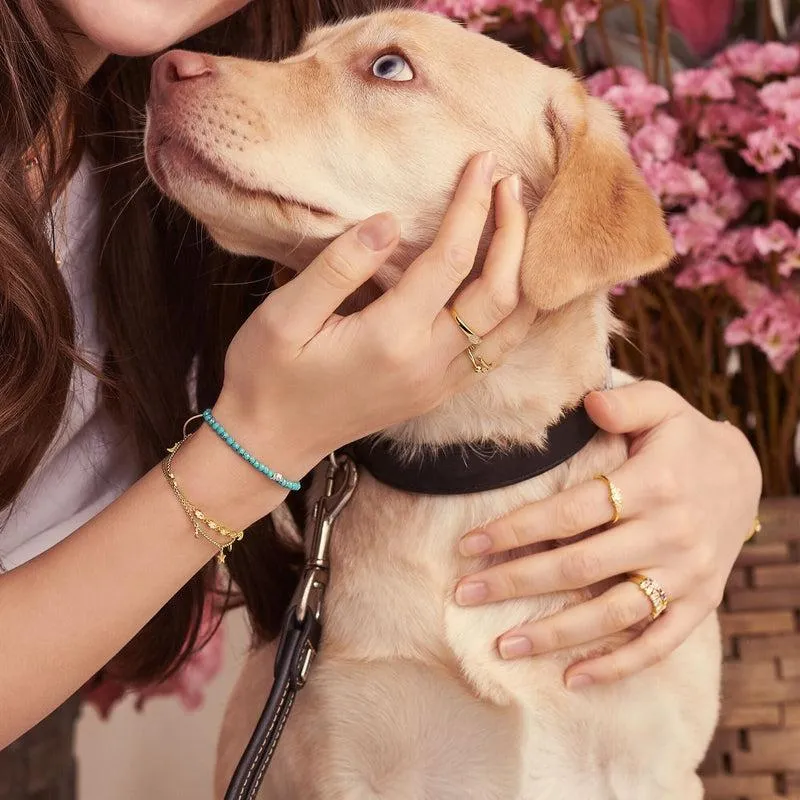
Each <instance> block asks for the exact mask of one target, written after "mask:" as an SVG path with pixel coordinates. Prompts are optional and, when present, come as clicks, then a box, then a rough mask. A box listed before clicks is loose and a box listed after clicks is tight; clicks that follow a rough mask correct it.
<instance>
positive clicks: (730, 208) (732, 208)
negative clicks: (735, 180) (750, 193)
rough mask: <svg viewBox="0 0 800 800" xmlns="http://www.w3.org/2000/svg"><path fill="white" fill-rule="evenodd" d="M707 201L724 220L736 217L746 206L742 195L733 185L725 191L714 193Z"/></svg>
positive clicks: (730, 220)
mask: <svg viewBox="0 0 800 800" xmlns="http://www.w3.org/2000/svg"><path fill="white" fill-rule="evenodd" d="M709 202H710V203H711V206H712V208H713V209H714V211H715V212H716V213H717V215H718V216H720V217H722V219H724V220H725V221H726V222H732V221H733V220H735V219H738V218H739V217H740V216H741V215H742V214H743V213H744V211H745V209H746V208H747V201H746V200H745V199H744V195H742V193H741V192H740V191H739V190H738V189H737V188H736V187H735V186H734V187H733V188H731V189H728V191H726V192H722V193H721V194H716V195H714V196H713V197H712V198H710V200H709Z"/></svg>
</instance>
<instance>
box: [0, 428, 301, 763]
mask: <svg viewBox="0 0 800 800" xmlns="http://www.w3.org/2000/svg"><path fill="white" fill-rule="evenodd" d="M274 452H276V453H279V452H280V451H279V450H278V449H277V448H276V449H275V450H274ZM277 458H278V459H281V456H280V455H278V456H277ZM276 463H281V465H282V466H283V464H285V463H286V461H285V460H280V462H278V461H277V460H276ZM308 466H310V465H309V464H303V465H300V464H299V463H298V464H297V465H296V466H295V469H297V470H303V471H304V470H305V469H306V468H307V467H308ZM173 468H174V473H175V475H176V477H177V479H178V482H179V484H180V486H181V489H182V490H183V491H184V493H185V494H186V496H187V497H188V498H189V499H190V500H191V501H192V502H193V503H194V504H196V505H197V506H198V507H199V508H201V509H203V510H204V511H206V512H207V513H208V514H209V515H211V516H212V517H213V518H215V519H218V520H219V521H220V522H223V523H224V524H226V525H228V526H229V527H235V528H243V527H246V526H247V525H250V524H252V523H253V522H254V521H255V520H256V519H258V518H260V517H262V516H264V515H265V514H267V513H268V512H269V511H271V510H272V509H273V508H275V507H276V506H277V505H278V504H279V503H280V502H281V501H282V500H283V498H284V496H285V491H284V490H282V489H280V487H278V486H277V485H276V484H274V483H272V482H271V481H269V480H267V479H266V478H265V477H264V476H262V475H260V474H258V473H257V472H256V470H254V469H252V467H250V466H249V465H248V464H245V463H244V462H243V461H242V459H241V458H239V457H238V456H237V455H235V454H234V453H232V452H231V451H230V450H229V449H228V448H226V447H225V445H224V444H222V443H221V442H219V441H217V440H216V437H215V434H214V433H212V432H211V431H209V430H208V429H207V428H205V426H204V427H203V428H202V429H201V430H200V431H199V432H198V433H197V434H195V436H193V437H192V438H191V439H190V440H188V441H187V442H186V443H185V444H184V445H183V446H182V447H181V449H180V451H179V452H178V453H177V454H176V456H175V458H174V463H173ZM290 468H291V467H290V466H289V465H287V466H283V469H286V470H287V474H289V475H290V476H292V477H297V476H299V474H301V473H299V472H298V473H292V472H289V469H290ZM215 554H216V549H215V548H214V547H213V545H211V544H209V543H208V542H207V541H205V540H204V539H202V538H195V536H194V531H193V528H192V525H191V523H190V522H189V519H188V518H187V515H186V513H185V511H184V510H183V508H182V507H181V506H180V504H179V502H178V500H177V499H176V497H175V495H174V494H173V493H172V490H171V488H170V487H169V485H168V483H167V481H166V480H165V478H164V476H163V474H162V473H161V468H160V467H156V468H155V469H153V470H151V471H150V472H149V473H147V474H146V475H145V476H144V477H143V478H142V479H141V480H140V481H138V482H137V483H136V484H135V485H134V486H133V487H131V488H130V489H129V490H128V491H127V492H125V493H124V494H123V495H122V496H121V497H120V498H119V499H118V500H116V501H115V502H114V503H112V504H111V505H110V506H109V507H108V508H107V509H105V510H104V511H103V512H102V513H100V514H98V515H97V516H96V517H94V518H93V519H92V520H90V521H89V522H87V523H86V524H85V525H83V526H82V527H81V528H79V529H78V530H77V531H76V532H75V533H74V534H73V535H71V536H69V537H68V538H67V539H66V540H65V541H63V542H61V543H60V544H59V545H57V546H55V547H53V548H52V549H51V550H49V551H47V552H46V553H44V554H42V555H41V556H39V557H38V558H36V559H34V560H33V561H31V562H29V563H27V564H24V565H22V566H20V567H18V568H17V569H15V570H13V571H11V572H9V573H8V574H5V575H2V576H0V632H1V633H0V642H1V643H2V644H0V676H2V680H0V709H2V712H1V713H0V749H2V748H3V747H5V746H6V745H7V744H9V743H10V742H12V741H13V740H14V739H16V738H17V737H18V736H19V735H21V734H22V733H24V732H25V731H26V730H27V729H28V728H30V727H31V726H33V725H34V724H35V723H36V722H38V721H39V720H40V719H42V718H43V717H44V716H45V715H46V714H48V713H49V712H50V711H51V710H52V709H54V708H56V707H57V706H58V705H59V704H60V703H61V702H63V701H64V700H65V699H66V698H67V697H69V696H70V695H71V694H72V693H73V692H74V691H75V690H77V689H78V688H79V687H80V686H81V685H82V684H83V683H84V682H85V681H87V680H88V679H89V678H91V676H92V675H93V674H95V673H96V672H97V671H98V670H99V669H100V668H102V667H103V666H104V665H105V664H106V663H107V662H108V661H109V660H110V659H111V658H112V657H113V656H114V655H116V653H117V652H118V651H119V650H120V649H121V648H122V647H123V646H124V645H125V644H126V643H127V642H129V641H130V640H131V639H132V638H133V636H134V635H135V634H136V633H137V631H139V630H140V629H141V628H142V627H143V626H144V625H145V623H146V622H147V621H148V620H149V619H150V618H151V617H153V615H154V614H155V613H156V612H157V611H158V610H159V609H160V608H161V607H162V606H163V605H164V604H165V603H166V602H167V600H169V598H170V597H172V596H173V595H174V594H175V593H176V592H177V591H178V589H180V587H181V586H183V584H184V583H186V581H188V580H189V578H190V577H191V576H192V575H193V574H194V573H195V572H197V570H198V569H200V568H201V567H202V566H203V565H204V564H205V563H206V562H207V561H208V560H209V559H210V558H212V557H213V556H214V555H215Z"/></svg>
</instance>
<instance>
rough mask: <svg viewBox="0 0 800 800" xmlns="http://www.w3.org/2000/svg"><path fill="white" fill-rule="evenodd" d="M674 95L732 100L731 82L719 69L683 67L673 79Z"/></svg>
mask: <svg viewBox="0 0 800 800" xmlns="http://www.w3.org/2000/svg"><path fill="white" fill-rule="evenodd" d="M673 86H674V91H675V96H676V97H683V98H696V99H701V100H732V99H733V98H734V92H733V84H732V83H731V81H730V78H728V76H727V75H726V74H725V73H724V72H723V71H722V70H720V69H684V70H681V71H680V72H678V73H677V74H676V75H675V78H674V81H673Z"/></svg>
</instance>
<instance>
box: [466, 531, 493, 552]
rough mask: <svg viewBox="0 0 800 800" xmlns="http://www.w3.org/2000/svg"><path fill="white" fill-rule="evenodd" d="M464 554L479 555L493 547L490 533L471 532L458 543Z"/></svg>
mask: <svg viewBox="0 0 800 800" xmlns="http://www.w3.org/2000/svg"><path fill="white" fill-rule="evenodd" d="M458 549H459V552H460V553H461V555H462V556H479V555H481V553H488V552H489V551H490V550H491V549H492V538H491V537H490V536H489V534H488V533H480V532H476V533H470V534H468V535H467V536H465V537H464V538H463V539H462V540H461V542H460V544H459V545H458Z"/></svg>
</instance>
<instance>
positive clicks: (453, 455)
mask: <svg viewBox="0 0 800 800" xmlns="http://www.w3.org/2000/svg"><path fill="white" fill-rule="evenodd" d="M597 430H598V428H597V426H596V425H595V424H594V422H592V420H591V419H590V417H589V415H588V414H587V413H586V410H585V409H584V407H583V404H581V405H579V406H577V407H576V408H574V409H572V410H571V411H568V412H567V413H566V414H565V415H564V416H563V417H562V418H561V419H560V420H559V421H558V422H557V423H555V424H554V425H553V426H551V427H550V428H549V429H548V431H547V444H546V446H545V447H544V448H543V449H539V448H536V447H531V446H523V445H515V446H513V447H508V448H503V447H500V446H498V445H496V444H492V443H491V442H486V443H484V442H479V443H471V444H470V443H465V444H455V445H445V446H442V447H423V448H422V449H421V450H417V451H416V453H415V454H414V455H413V456H411V457H410V458H404V457H402V456H401V455H400V454H399V453H398V448H397V444H396V443H395V442H393V441H392V440H391V439H385V438H373V437H370V438H366V439H361V440H359V441H358V442H355V443H354V444H353V446H352V453H353V457H354V458H355V460H356V463H358V465H359V466H361V467H363V468H364V469H366V470H367V472H369V473H371V474H372V476H373V477H374V478H375V479H376V480H379V481H380V482H381V483H385V484H386V485H387V486H392V487H393V488H395V489H400V490H401V491H403V492H412V493H414V494H431V495H437V494H438V495H454V494H472V493H473V492H488V491H490V490H491V489H501V488H503V487H504V486H511V485H513V484H515V483H521V482H522V481H526V480H528V479H529V478H535V477H536V476H537V475H542V474H544V473H545V472H549V471H550V470H551V469H553V468H554V467H557V466H558V465H559V464H563V463H564V462H565V461H566V460H567V459H569V458H571V457H572V456H574V455H575V454H576V453H578V452H579V451H580V450H582V449H583V448H584V447H585V446H586V445H587V444H588V443H589V441H590V440H591V439H592V437H594V435H595V434H596V433H597Z"/></svg>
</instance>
